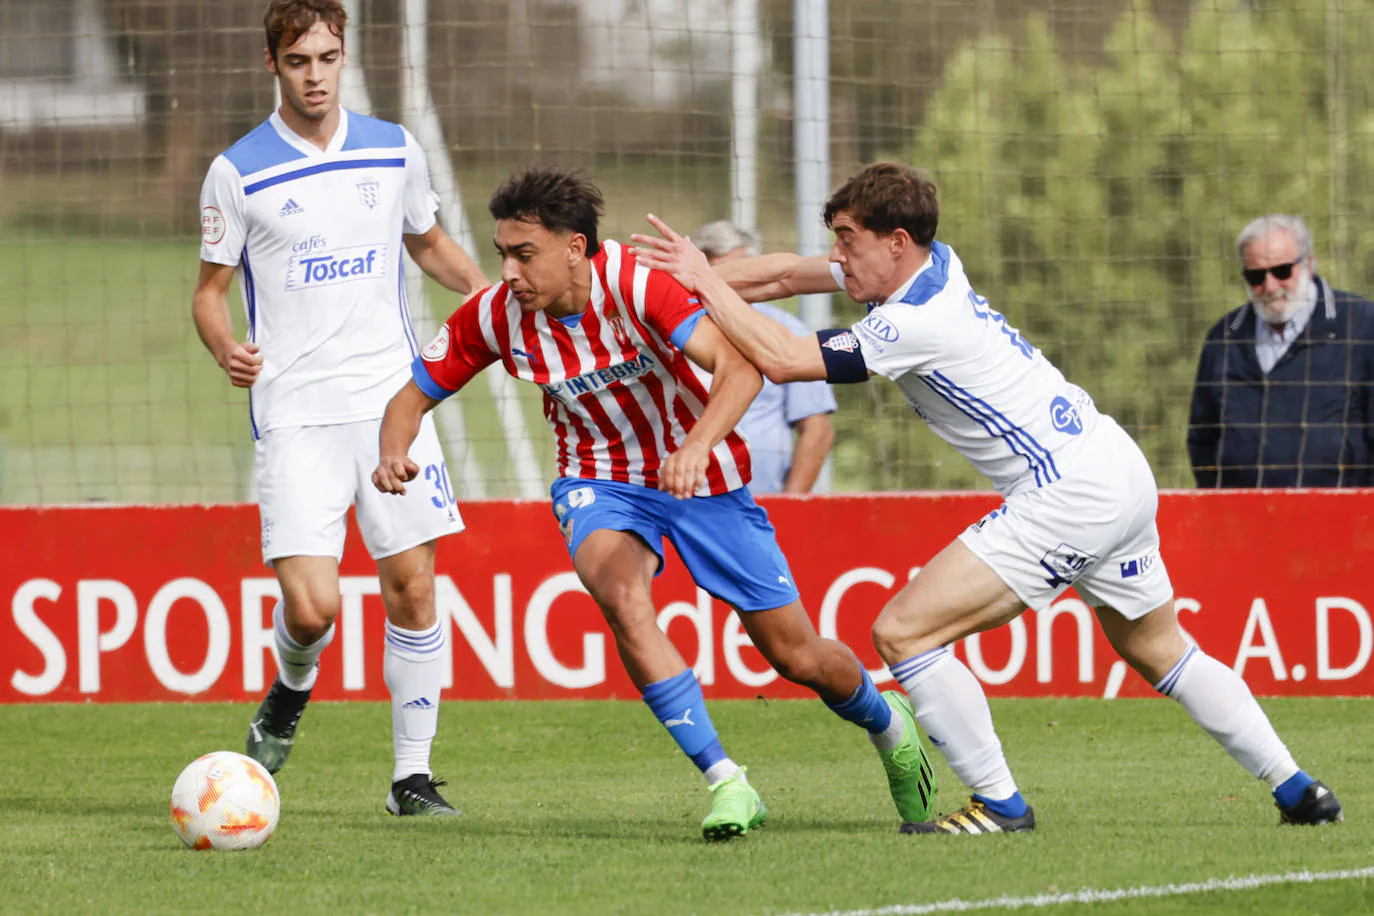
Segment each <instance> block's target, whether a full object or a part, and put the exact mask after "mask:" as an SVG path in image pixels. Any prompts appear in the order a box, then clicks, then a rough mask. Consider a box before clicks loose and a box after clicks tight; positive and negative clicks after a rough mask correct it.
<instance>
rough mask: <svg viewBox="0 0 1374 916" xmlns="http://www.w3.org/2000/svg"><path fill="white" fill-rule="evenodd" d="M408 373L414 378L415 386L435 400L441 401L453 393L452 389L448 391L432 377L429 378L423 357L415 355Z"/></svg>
mask: <svg viewBox="0 0 1374 916" xmlns="http://www.w3.org/2000/svg"><path fill="white" fill-rule="evenodd" d="M410 375H411V378H413V379H415V384H416V386H417V387H418V388H419V389H420V390H421V391H423V392H424V393H425V394H427V395H429V396H430V397H432V398H434V400H436V401H442V400H443V399H444V398H446V397H448V396H449V395H451V394H453V392H452V391H449V390H448V389H447V388H445V387H443V386H442V385H440V384H439V383H438V382H436V381H435V380H434V379H432V378H430V375H429V369H427V368H425V360H424V357H421V356H417V357H415V359H414V361H413V362H411V364H410Z"/></svg>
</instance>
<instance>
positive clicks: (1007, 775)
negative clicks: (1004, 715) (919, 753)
mask: <svg viewBox="0 0 1374 916" xmlns="http://www.w3.org/2000/svg"><path fill="white" fill-rule="evenodd" d="M891 671H892V675H893V677H895V678H897V680H898V681H899V682H900V683H901V685H902V689H903V690H905V691H906V695H907V696H908V697H910V698H911V705H912V706H913V707H915V710H916V721H917V722H920V723H921V728H923V729H925V732H926V734H927V735H929V736H930V743H931V744H933V745H935V746H936V747H938V748H939V749H940V753H942V754H944V755H945V760H946V761H948V762H949V768H950V769H951V770H953V771H954V775H955V776H958V777H959V779H960V780H962V781H963V783H964V785H966V786H968V787H969V788H970V789H972V790H973V792H974V793H975V794H977V795H981V796H983V797H985V798H990V799H994V800H1002V799H1006V798H1011V796H1013V795H1015V794H1016V782H1015V780H1013V779H1012V778H1011V769H1010V768H1008V766H1007V759H1006V757H1004V756H1002V742H1001V740H1000V739H998V737H997V732H996V731H994V730H993V727H992V711H991V710H990V709H988V698H987V696H986V695H985V694H984V693H983V686H982V685H981V684H979V683H978V678H976V677H974V676H973V672H972V671H970V670H968V668H966V667H965V666H964V663H963V662H961V661H959V660H958V659H957V658H955V657H954V653H953V652H951V651H949V648H948V647H941V648H939V649H931V650H930V651H928V652H922V653H921V654H920V655H914V656H912V657H911V658H908V659H906V660H905V661H901V662H898V663H897V664H895V665H892V666H891Z"/></svg>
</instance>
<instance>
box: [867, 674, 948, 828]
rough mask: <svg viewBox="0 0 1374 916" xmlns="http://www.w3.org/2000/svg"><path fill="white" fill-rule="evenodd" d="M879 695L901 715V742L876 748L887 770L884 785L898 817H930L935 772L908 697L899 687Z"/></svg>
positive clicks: (911, 819) (911, 820) (915, 819)
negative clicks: (887, 746) (885, 749)
mask: <svg viewBox="0 0 1374 916" xmlns="http://www.w3.org/2000/svg"><path fill="white" fill-rule="evenodd" d="M883 699H884V700H886V701H887V705H888V706H890V707H892V714H893V715H894V716H901V717H902V724H903V728H902V742H901V743H900V744H898V745H897V746H896V747H894V748H893V749H892V750H890V751H883V750H879V751H878V758H879V759H880V760H882V762H883V770H885V771H886V772H887V788H888V790H889V791H890V792H891V793H892V801H893V802H894V803H896V805H897V813H898V814H900V815H901V817H902V821H903V822H905V823H920V822H921V821H924V820H925V819H926V818H928V817H930V809H931V806H932V805H933V804H934V802H935V773H934V771H933V770H931V768H930V760H929V759H928V758H927V757H926V751H925V748H923V747H922V746H921V735H920V733H919V732H918V731H917V730H916V715H915V713H914V711H913V710H912V708H911V701H910V700H908V699H907V696H906V694H905V693H903V692H902V691H900V690H884V691H883Z"/></svg>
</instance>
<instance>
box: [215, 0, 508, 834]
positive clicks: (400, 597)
mask: <svg viewBox="0 0 1374 916" xmlns="http://www.w3.org/2000/svg"><path fill="white" fill-rule="evenodd" d="M345 20H346V15H345V12H344V9H343V6H342V5H341V4H340V3H339V2H338V0H272V2H271V3H270V4H269V6H268V8H267V12H266V14H265V16H264V17H263V23H264V26H265V29H266V34H267V50H266V61H265V62H266V67H267V70H268V72H270V73H271V74H272V75H273V76H275V77H276V79H277V84H278V86H279V87H280V89H281V96H282V104H281V106H280V107H279V108H278V109H277V111H276V112H274V113H273V114H272V116H271V118H269V119H268V120H267V121H266V122H264V123H263V124H261V125H259V126H258V127H257V128H256V129H254V130H253V131H252V132H250V133H249V134H248V135H246V136H245V137H243V138H242V139H241V140H239V141H238V142H237V143H235V144H234V145H233V146H232V147H230V148H229V149H228V150H227V151H226V152H225V153H223V154H222V155H220V156H218V157H216V159H215V160H214V162H213V163H211V165H210V169H209V173H208V175H207V176H206V179H205V185H204V189H203V191H202V194H201V222H202V227H201V228H202V239H201V255H200V256H201V267H200V278H199V281H198V282H197V285H196V292H195V297H194V315H195V321H196V328H197V330H198V331H199V332H200V336H201V340H202V341H204V343H205V346H206V348H207V349H208V350H209V351H210V353H211V354H212V355H213V356H214V357H215V359H216V361H217V362H218V363H219V365H220V366H221V367H222V368H223V369H224V371H225V373H226V374H227V375H228V376H229V379H230V381H231V382H232V383H233V384H234V385H236V386H238V387H241V388H247V389H248V398H249V400H248V404H249V423H250V425H251V430H252V435H253V439H254V445H255V451H256V461H255V464H256V476H257V488H258V500H259V508H260V512H261V517H262V554H263V561H264V562H265V563H267V564H268V565H270V566H272V567H273V569H274V570H275V572H276V575H277V579H278V581H279V582H280V584H281V590H282V599H281V600H280V601H279V602H278V603H277V606H276V608H275V609H274V611H273V632H274V639H275V645H276V652H277V658H278V660H279V661H280V665H279V669H278V674H277V678H276V680H275V681H274V682H273V684H272V688H271V690H270V691H269V692H268V694H267V697H266V698H265V699H264V700H263V702H262V705H261V706H260V707H259V708H258V711H257V715H256V716H255V717H254V720H253V722H252V724H251V725H250V726H249V731H248V739H247V751H248V754H249V756H251V757H253V758H255V759H257V760H258V761H259V762H261V763H262V764H263V765H264V766H266V767H267V769H268V770H269V771H271V772H274V773H275V772H276V771H277V770H279V769H280V768H281V766H282V765H283V764H284V763H285V762H286V757H287V755H288V754H289V753H290V751H291V748H292V745H293V743H294V741H295V735H296V728H297V724H298V723H299V720H300V717H301V714H302V713H303V712H304V710H305V706H306V703H307V701H308V700H309V698H310V691H311V689H312V688H313V687H314V684H315V678H316V674H317V670H318V667H317V663H318V660H319V657H320V653H321V652H323V651H324V648H325V647H326V646H328V645H329V643H330V641H331V640H332V639H333V636H334V619H335V617H337V616H338V613H339V608H340V597H339V568H338V565H339V560H340V558H341V557H342V555H343V546H344V536H345V532H346V522H347V514H348V509H349V507H350V506H353V507H355V509H356V512H357V517H358V527H359V529H360V530H361V532H362V535H363V541H364V542H365V544H366V546H367V549H368V552H369V553H370V554H371V556H372V557H373V558H374V559H375V560H376V562H377V574H378V578H379V580H380V585H381V594H382V601H383V603H384V604H385V606H386V613H387V622H386V637H385V657H384V671H385V679H386V684H387V688H388V689H389V690H390V692H391V703H392V729H393V745H394V752H395V767H394V770H393V773H392V780H391V790H390V791H389V792H388V794H387V798H386V807H387V810H388V811H390V812H391V813H392V814H397V815H422V816H435V815H438V816H445V815H447V816H452V815H454V814H456V813H457V812H456V811H455V810H454V809H453V808H452V806H450V805H449V804H448V802H447V801H445V800H444V798H443V797H442V796H441V795H440V794H439V792H438V788H437V787H438V786H439V785H442V783H437V782H436V781H435V780H434V778H433V773H432V771H431V769H430V764H429V754H430V747H431V745H432V744H433V740H434V734H435V730H436V728H437V724H438V710H439V692H440V688H441V683H440V681H441V678H442V659H443V654H444V653H445V652H446V651H447V646H446V645H445V641H444V634H443V629H442V628H441V627H440V625H439V623H438V621H437V618H436V615H435V608H434V554H435V541H436V540H437V539H438V538H439V537H441V536H443V535H446V534H452V533H455V532H458V531H461V530H462V528H463V522H462V519H461V518H460V517H459V515H458V509H457V506H456V505H455V502H454V497H453V488H452V486H451V484H450V482H449V477H448V468H447V465H446V464H445V462H444V456H443V452H442V451H441V449H440V447H439V440H438V436H437V434H436V433H435V430H434V425H433V422H432V421H429V422H428V423H427V425H426V427H425V429H424V430H422V432H421V434H420V437H419V440H418V441H417V443H416V446H415V448H414V449H413V450H412V454H413V455H415V459H416V461H418V462H420V465H421V467H422V468H424V470H423V472H422V473H423V474H424V480H425V483H426V485H425V486H423V487H416V488H414V489H413V491H412V494H411V495H410V496H408V497H406V498H403V499H387V498H385V497H383V496H382V495H381V494H379V493H377V492H376V490H375V489H374V488H373V487H372V486H371V482H370V475H371V471H372V468H373V467H374V466H375V465H376V463H377V436H378V432H379V429H380V426H381V418H382V414H383V412H384V411H385V410H386V403H387V400H388V399H389V398H390V397H391V394H392V393H393V392H394V391H395V390H396V389H397V388H398V387H400V385H401V384H402V383H403V382H404V381H405V380H406V379H408V378H409V377H410V362H411V360H412V359H413V358H414V357H415V355H416V353H417V352H418V347H417V345H416V342H415V334H414V330H413V329H412V327H411V321H410V314H409V312H408V310H407V307H406V296H405V275H404V270H403V258H404V253H403V249H404V250H405V251H409V253H410V255H411V257H412V258H414V260H415V262H416V263H417V264H419V265H420V267H421V268H422V269H423V270H424V271H425V272H426V273H427V274H429V275H430V276H431V277H433V278H434V279H435V280H437V281H438V282H439V283H441V284H443V285H444V286H445V287H447V288H449V289H451V290H454V291H455V292H458V293H467V292H469V291H470V290H472V289H476V288H479V287H482V286H485V285H486V279H485V277H483V276H482V272H481V270H480V269H478V267H477V265H476V264H474V263H473V261H472V259H471V258H470V257H468V255H467V254H466V253H465V252H464V251H463V250H462V248H460V247H459V246H458V245H457V244H456V243H455V242H454V241H453V240H452V239H451V238H449V237H448V235H446V234H445V233H444V231H443V229H442V228H440V226H439V224H438V222H437V221H436V219H435V211H436V209H437V206H438V198H437V197H436V196H435V195H434V193H433V191H432V190H431V189H430V183H429V170H428V167H427V166H426V164H425V159H424V154H423V152H422V151H421V149H420V147H419V145H418V144H417V143H416V142H415V139H414V138H413V137H412V136H411V135H410V134H409V133H408V132H407V131H406V130H405V129H404V128H402V127H401V126H399V125H397V124H390V123H388V122H385V121H379V120H376V119H374V118H369V117H364V116H362V115H359V114H354V113H351V112H348V111H345V110H344V109H343V108H342V107H340V105H339V97H338V90H339V72H340V70H341V69H342V67H343V65H344V60H345V53H344V43H343V35H344V24H345ZM235 274H237V275H238V279H239V288H240V290H241V292H242V294H243V300H244V308H245V310H246V312H247V318H248V334H247V340H245V341H239V340H237V339H236V338H235V336H234V333H233V326H232V324H231V323H230V320H229V310H228V301H227V296H228V291H229V285H230V281H231V280H232V279H233V278H234V276H235Z"/></svg>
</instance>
